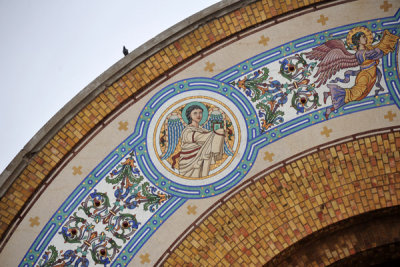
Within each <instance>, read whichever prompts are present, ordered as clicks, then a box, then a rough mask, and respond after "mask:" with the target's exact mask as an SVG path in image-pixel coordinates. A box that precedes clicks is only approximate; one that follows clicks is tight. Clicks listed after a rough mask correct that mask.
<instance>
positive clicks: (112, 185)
mask: <svg viewBox="0 0 400 267" xmlns="http://www.w3.org/2000/svg"><path fill="white" fill-rule="evenodd" d="M399 24H400V12H397V14H396V15H395V16H394V17H388V18H383V19H379V20H371V21H364V22H360V23H356V24H352V25H346V26H343V27H338V28H334V29H331V30H327V31H324V32H319V33H315V34H312V35H309V36H305V37H303V38H300V39H297V40H293V41H292V42H289V43H286V44H282V45H281V46H279V47H276V48H274V49H271V50H268V51H265V52H264V53H261V54H259V55H256V56H254V57H252V58H249V59H248V60H246V61H243V62H241V63H239V64H237V65H235V66H233V67H232V68H229V69H227V70H225V71H223V72H221V73H220V74H218V75H216V76H215V77H213V78H201V77H199V78H190V79H185V80H182V81H179V82H176V83H174V84H171V85H169V86H167V87H165V88H163V89H161V90H160V91H159V92H158V93H157V94H156V95H155V96H154V97H153V98H152V99H151V100H150V101H149V102H148V103H147V104H146V105H145V107H144V109H143V110H142V111H141V113H140V115H139V120H138V121H137V124H136V128H135V130H134V132H133V133H132V134H131V135H130V136H129V137H128V138H127V139H126V140H124V141H123V142H122V143H121V144H120V145H119V146H118V147H117V148H116V149H115V150H114V151H112V152H111V153H110V154H109V155H108V156H107V157H106V158H105V159H104V160H103V161H102V162H101V163H100V164H99V165H98V166H97V167H96V168H95V169H94V170H93V171H92V172H91V173H90V174H89V175H88V176H87V177H86V178H85V179H84V181H82V183H81V184H80V185H79V186H78V187H77V188H76V189H75V191H74V192H73V193H72V194H71V195H70V196H69V197H68V199H67V200H66V201H65V202H64V203H63V205H62V206H61V207H60V208H59V209H58V211H57V212H56V213H55V214H54V215H53V217H52V218H51V220H50V221H49V222H48V223H47V225H46V226H45V227H44V228H43V230H42V231H41V233H40V234H39V236H38V237H37V238H36V240H35V241H34V243H33V244H32V246H31V248H30V249H29V251H28V252H27V253H26V255H25V258H24V259H23V260H22V262H21V266H33V265H35V266H53V265H81V266H89V265H92V264H103V265H104V266H108V265H111V266H123V265H127V264H128V263H129V261H130V260H131V259H132V258H133V257H134V256H135V255H136V253H137V251H138V250H139V249H140V248H141V247H142V246H143V244H144V243H145V242H146V241H147V240H148V239H149V238H150V237H151V235H152V234H153V233H154V232H155V231H157V229H158V228H159V227H160V225H161V224H162V223H163V222H165V220H167V219H168V217H169V216H170V215H171V214H172V213H174V211H175V210H176V209H178V208H179V207H180V206H182V205H183V203H185V201H186V200H187V199H200V198H206V197H212V196H215V195H217V194H220V193H222V192H225V191H227V190H229V189H230V188H232V187H233V186H234V185H236V184H238V183H239V182H240V181H241V180H242V179H243V178H244V177H245V176H246V174H247V173H248V171H249V170H250V169H251V167H252V165H253V164H254V162H255V160H256V158H257V154H258V151H259V149H260V148H263V147H265V146H267V145H268V144H270V143H271V142H275V141H277V140H279V139H281V138H284V137H286V136H288V135H290V134H292V133H295V132H297V131H300V130H302V129H304V128H306V127H309V126H312V125H314V124H317V123H320V122H322V121H325V120H328V119H329V120H331V119H335V118H336V117H339V116H344V115H347V114H350V113H353V112H358V111H362V110H366V109H371V108H377V107H380V106H385V105H393V104H396V105H397V106H398V107H400V92H399V88H400V87H399V86H400V85H399V78H398V77H399V73H398V68H399V63H398V62H399V60H398V57H399V52H398V51H399V49H398V36H399V35H400V29H399Z"/></svg>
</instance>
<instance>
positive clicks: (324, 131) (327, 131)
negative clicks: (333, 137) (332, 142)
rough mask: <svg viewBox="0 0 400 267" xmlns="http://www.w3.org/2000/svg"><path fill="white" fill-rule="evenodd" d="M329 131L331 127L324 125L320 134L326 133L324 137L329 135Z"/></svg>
mask: <svg viewBox="0 0 400 267" xmlns="http://www.w3.org/2000/svg"><path fill="white" fill-rule="evenodd" d="M331 132H332V129H328V128H327V127H326V126H324V130H323V131H322V132H321V135H326V137H329V136H330V133H331Z"/></svg>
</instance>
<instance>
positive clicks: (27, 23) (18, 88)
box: [0, 0, 218, 173]
mask: <svg viewBox="0 0 400 267" xmlns="http://www.w3.org/2000/svg"><path fill="white" fill-rule="evenodd" d="M217 2H218V1H216V0H201V1H185V0H168V1H165V0H156V1H155V0H153V1H138V0H130V1H128V0H117V1H109V0H79V1H78V0H69V1H61V0H46V1H45V0H15V1H12V0H0V34H1V35H0V36H1V43H0V48H1V49H0V73H1V74H0V75H1V76H0V77H1V81H2V84H1V93H2V96H1V97H0V148H1V153H0V173H1V172H2V171H3V170H4V169H5V168H6V166H7V165H8V164H9V163H10V162H11V160H12V159H13V158H14V157H15V156H16V155H17V153H18V152H19V151H20V150H21V149H22V148H23V147H24V146H25V144H26V143H27V142H28V141H29V140H30V139H31V138H32V137H33V136H34V135H35V134H36V132H37V131H38V130H39V129H40V128H41V127H42V126H43V125H44V124H45V123H46V122H47V121H48V120H49V119H50V118H51V117H52V116H53V115H55V113H56V112H57V111H58V110H59V109H61V108H62V107H63V106H64V105H65V104H66V103H67V102H68V101H69V100H71V98H73V97H74V96H75V95H76V94H77V93H78V92H79V91H80V90H82V89H83V88H84V87H85V86H86V85H88V84H89V83H90V82H91V81H92V80H94V79H95V78H96V77H97V76H99V75H100V74H101V73H102V72H103V71H105V70H106V69H108V68H109V67H110V66H111V65H113V64H114V63H116V62H117V61H118V60H119V59H121V58H122V56H123V54H122V46H123V45H125V46H126V47H127V48H128V49H129V51H132V50H133V49H134V48H136V47H138V46H140V45H141V44H143V43H145V42H146V41H148V40H149V39H151V38H152V37H154V36H156V35H157V34H159V33H161V32H162V31H163V30H166V29H167V28H169V27H170V26H172V25H174V24H176V23H178V22H179V21H181V20H183V19H185V18H187V17H189V16H190V15H192V14H194V13H196V12H198V11H200V10H202V9H204V8H206V7H208V6H210V5H212V4H214V3H217Z"/></svg>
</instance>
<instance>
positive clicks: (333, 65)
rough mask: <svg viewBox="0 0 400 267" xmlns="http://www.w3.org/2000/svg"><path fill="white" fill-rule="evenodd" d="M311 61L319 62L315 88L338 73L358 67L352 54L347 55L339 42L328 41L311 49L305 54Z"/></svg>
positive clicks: (342, 44)
mask: <svg viewBox="0 0 400 267" xmlns="http://www.w3.org/2000/svg"><path fill="white" fill-rule="evenodd" d="M305 55H306V57H307V58H308V59H311V60H319V61H321V62H320V63H319V64H318V65H317V67H318V71H317V73H316V74H315V75H314V77H316V78H318V79H317V81H316V82H315V83H316V84H317V86H316V87H319V86H321V85H323V84H326V82H327V80H328V79H330V78H331V77H332V76H333V75H335V74H336V73H337V72H338V71H340V70H342V69H346V68H352V67H356V66H358V65H359V63H358V61H357V58H356V57H355V55H354V54H351V53H349V52H348V51H347V50H346V47H345V46H344V43H343V42H342V41H341V40H337V39H335V40H329V41H327V42H326V43H324V44H322V45H320V46H318V47H315V48H313V49H312V50H311V51H310V52H307V53H305Z"/></svg>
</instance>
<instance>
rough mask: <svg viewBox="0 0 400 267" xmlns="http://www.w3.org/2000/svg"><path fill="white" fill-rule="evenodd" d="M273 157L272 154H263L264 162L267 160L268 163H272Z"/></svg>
mask: <svg viewBox="0 0 400 267" xmlns="http://www.w3.org/2000/svg"><path fill="white" fill-rule="evenodd" d="M273 156H275V154H274V153H269V152H268V151H267V152H265V154H264V160H268V161H269V162H271V161H272V157H273Z"/></svg>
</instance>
